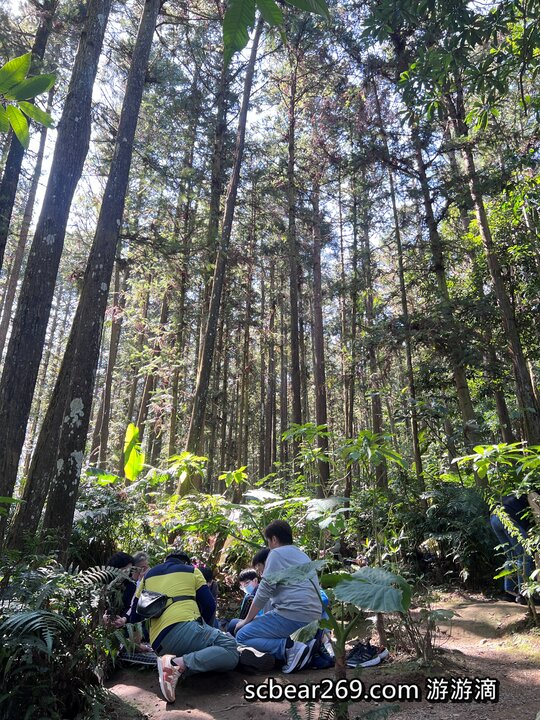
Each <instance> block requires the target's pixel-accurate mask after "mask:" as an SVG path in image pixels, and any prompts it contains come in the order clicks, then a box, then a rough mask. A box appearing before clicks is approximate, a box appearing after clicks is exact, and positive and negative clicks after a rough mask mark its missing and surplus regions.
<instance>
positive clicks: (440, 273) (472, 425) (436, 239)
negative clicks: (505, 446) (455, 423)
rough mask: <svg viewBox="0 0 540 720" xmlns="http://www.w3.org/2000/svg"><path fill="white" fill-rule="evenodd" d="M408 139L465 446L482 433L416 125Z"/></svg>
mask: <svg viewBox="0 0 540 720" xmlns="http://www.w3.org/2000/svg"><path fill="white" fill-rule="evenodd" d="M412 140H413V145H414V149H415V154H416V165H417V169H418V175H419V179H420V187H421V190H422V197H423V201H424V210H425V220H426V225H427V228H428V235H429V242H430V248H431V256H432V262H433V272H434V273H435V277H436V281H437V292H438V296H439V302H440V307H441V313H442V316H443V318H444V322H445V323H446V325H447V327H448V328H449V330H450V333H451V339H450V341H449V347H448V350H447V352H448V359H449V360H450V363H451V367H452V375H453V378H454V384H455V386H456V394H457V399H458V404H459V408H460V411H461V417H462V419H463V435H464V438H465V442H466V444H467V446H468V447H469V448H472V447H473V446H474V445H478V444H479V443H481V442H482V434H481V432H480V430H479V427H478V421H477V419H476V414H475V412H474V407H473V404H472V400H471V394H470V391H469V385H468V383H467V376H466V373H465V367H464V358H465V354H466V353H465V348H464V346H463V342H462V341H461V339H460V338H459V335H458V330H457V328H456V327H455V323H454V320H453V317H452V308H451V302H450V293H449V292H448V283H447V280H446V269H445V262H444V254H443V243H442V240H441V236H440V234H439V229H438V227H437V222H436V220H435V215H434V213H433V201H432V198H431V192H430V189H429V182H428V179H427V174H426V165H425V162H424V158H423V154H422V145H421V142H420V137H419V134H418V130H417V128H416V127H414V126H413V127H412Z"/></svg>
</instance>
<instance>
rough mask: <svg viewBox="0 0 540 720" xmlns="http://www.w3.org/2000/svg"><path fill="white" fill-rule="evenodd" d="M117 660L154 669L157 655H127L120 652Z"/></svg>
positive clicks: (146, 653)
mask: <svg viewBox="0 0 540 720" xmlns="http://www.w3.org/2000/svg"><path fill="white" fill-rule="evenodd" d="M118 659H119V660H120V661H121V662H122V663H130V664H132V665H148V666H150V667H155V666H156V665H157V655H156V654H155V653H153V652H141V653H128V652H125V651H123V652H121V653H119V655H118Z"/></svg>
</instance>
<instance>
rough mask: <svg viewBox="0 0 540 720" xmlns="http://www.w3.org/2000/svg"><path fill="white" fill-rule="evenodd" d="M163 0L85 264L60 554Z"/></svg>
mask: <svg viewBox="0 0 540 720" xmlns="http://www.w3.org/2000/svg"><path fill="white" fill-rule="evenodd" d="M160 4H161V0H146V2H145V4H144V10H143V14H142V17H141V21H140V24H139V30H138V34H137V40H136V42H135V46H134V49H133V56H132V61H131V67H130V70H129V74H128V78H127V84H126V91H125V96H124V102H123V105H122V111H121V114H120V121H119V125H118V133H117V136H116V142H115V147H114V153H113V160H112V164H111V169H110V173H109V177H108V178H107V183H106V186H105V193H104V197H103V202H102V205H101V209H100V213H99V218H98V222H97V227H96V233H95V235H94V241H93V243H92V249H91V251H90V257H89V259H88V263H87V266H86V272H85V276H84V281H83V287H82V292H81V298H80V300H79V305H78V308H77V315H78V318H80V321H79V322H76V323H74V326H73V328H72V330H71V337H72V338H73V356H72V362H71V363H70V364H69V391H68V394H67V400H66V403H65V405H64V413H63V419H62V427H61V432H60V438H59V443H58V451H57V472H56V474H55V478H54V482H53V485H52V487H51V491H50V493H49V499H48V503H47V508H46V511H45V517H44V521H43V526H44V530H45V531H46V532H49V533H50V535H51V536H52V538H53V540H56V541H57V543H55V547H57V548H58V549H59V550H60V552H61V554H65V552H66V551H67V546H68V542H69V538H70V535H71V526H72V523H73V513H74V511H75V502H76V499H77V492H78V487H79V479H80V473H81V467H82V458H83V453H84V448H85V443H86V435H87V432H88V424H89V422H90V409H91V402H92V394H93V390H94V379H95V373H96V367H97V363H98V359H99V349H100V345H101V333H102V328H103V319H104V315H105V309H106V306H107V297H108V292H109V285H110V282H111V275H112V271H113V266H114V259H115V255H116V248H117V244H118V236H119V232H120V227H121V225H122V219H123V214H124V203H125V197H126V192H127V188H128V180H129V170H130V165H131V157H132V153H133V141H134V137H135V130H136V127H137V119H138V114H139V108H140V105H141V99H142V94H143V89H144V80H145V75H146V69H147V66H148V59H149V56H150V49H151V46H152V38H153V35H154V30H155V26H156V20H157V16H158V13H159V8H160Z"/></svg>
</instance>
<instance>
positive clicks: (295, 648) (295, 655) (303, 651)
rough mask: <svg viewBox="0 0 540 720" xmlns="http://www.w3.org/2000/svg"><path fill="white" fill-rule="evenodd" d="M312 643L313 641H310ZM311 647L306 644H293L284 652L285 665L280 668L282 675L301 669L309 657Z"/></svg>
mask: <svg viewBox="0 0 540 720" xmlns="http://www.w3.org/2000/svg"><path fill="white" fill-rule="evenodd" d="M312 642H313V641H312ZM312 649H313V646H311V647H310V646H309V645H306V643H301V642H298V641H296V642H294V643H293V645H292V646H291V647H290V648H288V649H287V650H286V651H285V665H284V666H283V667H282V668H281V671H282V672H284V673H291V672H292V671H293V670H297V669H300V668H301V667H303V666H304V665H305V664H306V662H307V660H308V659H309V657H310V656H311V650H312Z"/></svg>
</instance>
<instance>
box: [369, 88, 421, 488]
mask: <svg viewBox="0 0 540 720" xmlns="http://www.w3.org/2000/svg"><path fill="white" fill-rule="evenodd" d="M371 82H372V86H373V92H374V96H375V106H376V109H377V123H378V125H379V130H380V132H381V135H382V139H383V144H384V156H385V161H386V163H387V174H388V184H389V188H390V199H391V202H392V216H393V220H394V233H395V237H396V249H397V258H398V276H399V294H400V300H401V313H402V315H403V325H404V330H405V359H406V364H407V385H408V386H409V400H410V412H411V438H412V446H413V455H414V465H415V471H416V477H417V479H418V481H419V483H420V486H421V488H424V487H425V484H424V477H423V468H422V454H421V452H420V441H419V436H418V413H417V410H416V385H415V382H414V370H413V362H412V342H411V324H410V320H409V304H408V300H407V289H406V286H405V268H404V264H403V243H402V242H401V227H400V222H399V213H398V207H397V200H396V189H395V182H394V173H393V172H392V169H391V167H390V149H389V147H388V136H387V133H386V130H385V127H384V123H383V119H382V113H381V105H380V101H379V94H378V92H377V85H376V82H375V78H373V77H372V78H371Z"/></svg>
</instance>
